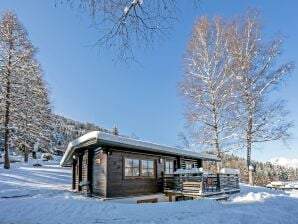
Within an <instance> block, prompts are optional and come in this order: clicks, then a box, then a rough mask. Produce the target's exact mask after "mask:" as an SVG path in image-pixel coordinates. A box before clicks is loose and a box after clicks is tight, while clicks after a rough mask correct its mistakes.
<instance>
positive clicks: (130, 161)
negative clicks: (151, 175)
mask: <svg viewBox="0 0 298 224" xmlns="http://www.w3.org/2000/svg"><path fill="white" fill-rule="evenodd" d="M125 167H132V159H125Z"/></svg>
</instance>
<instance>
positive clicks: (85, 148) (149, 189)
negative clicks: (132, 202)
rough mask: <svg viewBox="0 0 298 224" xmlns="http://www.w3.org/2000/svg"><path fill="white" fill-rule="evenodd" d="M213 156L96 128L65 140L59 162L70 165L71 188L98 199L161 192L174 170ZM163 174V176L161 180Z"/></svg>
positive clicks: (210, 159)
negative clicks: (70, 139)
mask: <svg viewBox="0 0 298 224" xmlns="http://www.w3.org/2000/svg"><path fill="white" fill-rule="evenodd" d="M203 160H208V161H220V160H219V159H218V158H217V157H215V156H212V155H207V154H201V153H197V152H192V151H187V150H182V149H179V148H175V147H168V146H163V145H159V144H154V143H150V142H144V141H140V140H136V139H132V138H126V137H122V136H118V135H112V134H108V133H104V132H100V131H94V132H90V133H88V134H86V135H84V136H82V137H80V138H78V139H76V140H74V141H72V142H70V143H69V145H68V147H67V150H66V152H65V154H64V156H63V158H62V160H61V165H62V166H66V165H72V189H73V190H74V191H78V192H88V193H89V194H90V195H92V196H97V197H101V198H114V197H127V196H137V195H146V194H155V193H161V192H165V190H168V189H166V188H167V187H168V183H169V177H171V176H174V175H173V174H174V171H175V170H177V169H191V168H199V167H201V166H202V161H203ZM165 177H167V179H166V180H165Z"/></svg>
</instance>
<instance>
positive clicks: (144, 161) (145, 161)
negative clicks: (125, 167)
mask: <svg viewBox="0 0 298 224" xmlns="http://www.w3.org/2000/svg"><path fill="white" fill-rule="evenodd" d="M147 167H148V165H147V160H142V169H146V168H147Z"/></svg>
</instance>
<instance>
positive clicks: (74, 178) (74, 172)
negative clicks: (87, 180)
mask: <svg viewBox="0 0 298 224" xmlns="http://www.w3.org/2000/svg"><path fill="white" fill-rule="evenodd" d="M77 169H78V166H77V160H76V159H74V160H73V163H72V190H77V186H78V185H77V184H78V175H77Z"/></svg>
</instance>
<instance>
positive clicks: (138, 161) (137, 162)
mask: <svg viewBox="0 0 298 224" xmlns="http://www.w3.org/2000/svg"><path fill="white" fill-rule="evenodd" d="M139 164H140V160H138V159H134V160H133V167H134V168H139Z"/></svg>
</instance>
